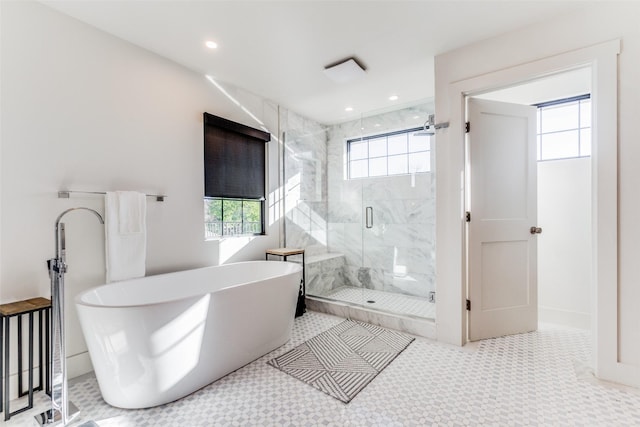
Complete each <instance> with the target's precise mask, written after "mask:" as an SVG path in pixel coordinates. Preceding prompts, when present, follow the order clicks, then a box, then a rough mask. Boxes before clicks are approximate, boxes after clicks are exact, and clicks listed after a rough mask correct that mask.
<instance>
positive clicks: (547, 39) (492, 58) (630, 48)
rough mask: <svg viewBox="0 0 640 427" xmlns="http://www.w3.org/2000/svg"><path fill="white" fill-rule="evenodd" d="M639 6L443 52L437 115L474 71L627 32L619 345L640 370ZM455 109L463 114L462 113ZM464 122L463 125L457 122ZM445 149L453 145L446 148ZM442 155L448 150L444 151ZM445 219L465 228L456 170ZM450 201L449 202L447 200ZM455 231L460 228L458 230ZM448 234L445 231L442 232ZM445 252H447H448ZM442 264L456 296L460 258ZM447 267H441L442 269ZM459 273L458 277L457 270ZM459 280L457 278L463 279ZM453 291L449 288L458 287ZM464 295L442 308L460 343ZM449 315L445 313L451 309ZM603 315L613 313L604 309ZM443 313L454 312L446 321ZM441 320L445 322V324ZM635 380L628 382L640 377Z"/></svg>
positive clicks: (621, 95)
mask: <svg viewBox="0 0 640 427" xmlns="http://www.w3.org/2000/svg"><path fill="white" fill-rule="evenodd" d="M638 16H640V4H639V3H635V2H606V3H597V2H595V3H593V4H591V5H589V7H586V8H585V9H584V10H582V11H578V12H576V13H574V14H571V15H566V16H557V17H553V18H550V19H549V20H548V21H547V22H543V23H540V24H537V25H534V26H531V27H528V28H524V29H521V30H518V31H514V32H512V33H509V34H505V35H503V36H500V37H496V38H493V39H490V40H486V41H482V42H479V43H477V44H474V45H470V46H467V47H464V48H461V49H458V50H455V51H452V52H448V53H445V54H442V55H439V56H437V57H436V61H435V72H436V74H435V76H436V77H435V78H436V117H437V118H438V121H446V120H448V119H449V117H450V116H451V115H452V109H453V108H457V106H452V105H450V104H449V99H450V98H449V96H450V94H449V93H448V92H449V88H450V84H452V83H453V82H459V81H462V80H465V79H469V78H471V77H477V76H482V75H484V74H486V73H489V72H493V71H496V70H503V69H507V68H509V67H513V66H516V65H520V64H525V63H530V62H532V61H535V60H537V59H541V58H546V57H550V56H553V55H556V54H559V53H563V52H568V51H571V50H575V49H580V48H583V47H587V46H591V45H595V44H598V43H602V42H605V41H608V40H613V39H617V38H620V39H621V41H622V53H621V54H620V56H619V62H618V70H619V72H618V149H619V152H618V168H619V169H618V196H619V199H618V200H619V223H618V224H619V229H618V248H619V253H618V262H619V268H618V280H619V283H618V290H619V298H618V316H617V329H618V334H617V335H618V338H619V345H618V349H617V361H618V363H622V364H625V365H626V366H629V367H632V368H636V370H635V371H633V369H631V371H630V372H636V373H637V371H638V369H637V368H640V340H638V339H637V331H638V329H639V328H640V312H639V311H638V310H637V308H636V307H637V305H638V303H640V286H638V285H637V284H638V280H639V278H640V263H639V262H638V259H640V245H638V241H639V240H640V223H638V221H637V218H636V217H637V212H638V210H639V209H640V198H638V197H637V183H638V182H639V181H640V170H639V169H638V167H637V165H638V163H639V161H640V144H637V141H638V139H640V129H639V128H638V127H637V124H636V123H637V117H639V116H640V80H639V79H638V74H637V70H638V69H639V68H640V26H639V25H638ZM456 114H459V112H457V113H456ZM452 125H454V126H455V125H457V123H452ZM449 143H450V141H449V140H448V137H447V134H446V133H444V134H443V135H442V137H439V138H437V142H436V145H437V150H438V158H437V161H438V165H439V166H442V165H445V164H456V162H457V160H456V159H455V158H453V157H452V156H454V155H457V152H456V151H451V149H449V148H448V144H449ZM440 147H446V148H443V149H442V150H441V149H440ZM441 154H442V156H441ZM438 186H439V187H438V188H439V190H438V191H439V193H438V218H437V220H438V221H439V222H441V221H442V222H443V225H444V226H445V229H446V230H450V231H453V232H454V233H455V234H458V231H457V227H458V226H457V221H458V216H459V215H460V213H459V202H458V199H459V191H460V190H459V188H460V187H459V183H458V182H456V179H454V178H453V175H451V176H442V177H441V176H440V175H438ZM441 202H442V203H444V205H443V204H442V203H441ZM454 230H455V231H454ZM440 237H441V236H438V245H439V249H438V255H437V259H438V260H440V259H441V255H443V254H448V255H449V256H450V258H452V259H462V257H461V254H460V253H459V251H460V248H461V246H460V245H461V242H459V241H457V239H456V237H455V236H449V238H450V241H451V242H450V243H446V242H445V244H444V245H443V246H442V247H441V246H440V244H441V240H440ZM442 237H443V236H442ZM441 251H442V252H441ZM443 262H444V263H445V264H443V265H442V266H441V265H440V264H439V265H438V277H439V279H438V286H439V287H438V295H439V300H441V299H442V292H441V289H440V286H444V287H451V289H453V290H452V291H451V292H450V296H455V292H456V291H455V289H454V288H456V287H457V286H458V284H459V283H460V280H461V278H459V276H460V272H459V270H460V264H456V262H453V261H452V262H447V261H446V260H444V261H443ZM441 267H442V269H441ZM441 274H442V275H443V277H444V276H446V277H448V278H452V279H451V280H452V282H451V283H443V281H444V280H443V281H440V277H441ZM456 274H457V276H456ZM456 282H457V283H456ZM451 289H450V290H451ZM458 305H462V300H460V301H458V300H457V299H456V298H454V299H453V300H452V301H451V303H450V305H449V306H448V307H445V309H450V311H445V312H443V311H441V309H440V307H439V308H438V318H439V325H438V335H439V337H442V336H443V335H441V332H442V333H443V334H448V335H446V336H448V337H450V340H451V341H455V338H451V337H455V330H456V329H457V330H458V331H459V330H460V329H459V327H460V325H462V322H463V319H464V314H462V311H461V310H458ZM445 313H446V314H445ZM600 314H601V315H606V314H609V315H610V316H611V313H600ZM442 315H445V316H448V318H446V319H443V317H442ZM440 322H443V323H444V328H441V326H440ZM636 380H637V379H631V380H629V381H636Z"/></svg>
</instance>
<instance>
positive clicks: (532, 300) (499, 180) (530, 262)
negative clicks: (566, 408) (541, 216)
mask: <svg viewBox="0 0 640 427" xmlns="http://www.w3.org/2000/svg"><path fill="white" fill-rule="evenodd" d="M468 119H469V123H470V128H469V133H468V146H467V150H468V151H467V156H468V158H467V159H468V163H467V164H468V168H469V170H468V171H467V173H468V185H467V195H466V196H467V211H468V212H469V214H470V215H469V217H470V218H468V219H470V221H469V222H468V223H467V245H468V246H467V251H468V252H467V256H468V294H469V300H470V304H469V305H470V311H469V338H470V340H471V341H475V340H480V339H484V338H490V337H496V336H502V335H510V334H516V333H522V332H529V331H533V330H536V328H537V323H538V312H537V305H538V302H537V294H538V290H537V262H536V257H537V253H536V252H537V245H536V234H535V233H536V232H540V230H539V229H537V230H536V228H537V223H536V220H537V206H536V201H537V194H536V108H535V107H531V106H528V105H518V104H507V103H503V102H496V101H487V100H480V99H474V98H469V100H468ZM532 227H533V230H532Z"/></svg>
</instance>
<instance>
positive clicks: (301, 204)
mask: <svg viewBox="0 0 640 427" xmlns="http://www.w3.org/2000/svg"><path fill="white" fill-rule="evenodd" d="M280 126H281V129H283V131H284V133H285V137H284V147H285V153H284V183H285V184H284V185H285V230H286V245H287V246H288V247H297V248H304V249H305V250H306V257H307V259H310V258H311V259H312V257H313V256H315V255H319V254H323V253H326V252H327V132H326V128H325V127H324V126H322V125H320V124H318V123H316V122H314V121H312V120H309V119H307V118H305V117H302V116H300V115H298V114H296V113H294V112H291V111H288V110H284V111H281V112H280Z"/></svg>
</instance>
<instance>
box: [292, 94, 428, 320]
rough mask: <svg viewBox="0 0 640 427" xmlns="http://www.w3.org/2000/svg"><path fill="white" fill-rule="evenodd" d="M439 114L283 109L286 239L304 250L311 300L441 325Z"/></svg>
mask: <svg viewBox="0 0 640 427" xmlns="http://www.w3.org/2000/svg"><path fill="white" fill-rule="evenodd" d="M433 110H434V109H433V102H432V101H425V102H423V103H420V104H418V105H412V106H408V107H404V108H400V109H396V110H393V111H384V112H371V113H368V114H363V115H360V116H358V117H354V118H353V120H348V121H345V122H343V123H339V124H334V125H321V124H318V123H315V122H313V121H311V120H307V119H305V118H302V117H300V116H298V115H296V114H294V113H292V112H287V111H285V112H283V114H282V116H281V124H282V129H283V130H284V155H283V163H284V191H285V240H286V241H285V243H286V245H287V246H289V247H301V248H304V249H305V250H306V255H307V256H306V260H307V296H308V298H310V299H316V300H318V301H324V302H335V303H339V304H343V305H347V306H350V307H358V308H362V309H366V310H370V311H375V312H380V313H385V314H391V315H394V316H402V317H408V318H415V319H431V320H433V319H435V304H434V300H435V198H434V195H435V174H434V173H432V172H433V165H434V164H435V162H434V160H435V158H434V156H433V142H434V133H435V129H436V127H435V124H434V121H433Z"/></svg>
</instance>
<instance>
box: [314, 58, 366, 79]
mask: <svg viewBox="0 0 640 427" xmlns="http://www.w3.org/2000/svg"><path fill="white" fill-rule="evenodd" d="M324 73H325V74H326V75H327V77H329V78H330V79H331V80H333V81H334V82H336V83H348V82H351V81H354V80H357V79H359V78H361V77H363V76H364V75H365V68H364V67H363V66H362V65H360V63H359V62H358V61H357V60H356V59H355V58H347V59H343V60H341V61H339V62H335V63H333V64H329V65H327V66H326V67H324Z"/></svg>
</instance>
